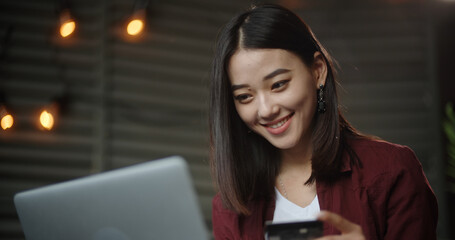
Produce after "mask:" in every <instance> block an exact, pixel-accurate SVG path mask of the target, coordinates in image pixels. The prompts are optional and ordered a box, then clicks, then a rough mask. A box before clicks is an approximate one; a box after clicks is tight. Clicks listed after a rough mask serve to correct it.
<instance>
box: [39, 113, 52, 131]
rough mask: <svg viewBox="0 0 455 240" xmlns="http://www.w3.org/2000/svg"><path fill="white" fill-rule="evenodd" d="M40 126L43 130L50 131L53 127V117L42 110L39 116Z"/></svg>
mask: <svg viewBox="0 0 455 240" xmlns="http://www.w3.org/2000/svg"><path fill="white" fill-rule="evenodd" d="M39 121H40V124H41V126H42V127H43V128H44V129H45V130H48V131H49V130H52V128H53V127H54V115H53V114H52V113H50V112H48V111H47V110H43V111H42V112H41V114H40V116H39Z"/></svg>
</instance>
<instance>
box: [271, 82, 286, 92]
mask: <svg viewBox="0 0 455 240" xmlns="http://www.w3.org/2000/svg"><path fill="white" fill-rule="evenodd" d="M288 82H289V80H283V81H279V82H276V83H274V84H273V85H272V90H275V89H281V88H283V87H284V86H286V84H287V83H288Z"/></svg>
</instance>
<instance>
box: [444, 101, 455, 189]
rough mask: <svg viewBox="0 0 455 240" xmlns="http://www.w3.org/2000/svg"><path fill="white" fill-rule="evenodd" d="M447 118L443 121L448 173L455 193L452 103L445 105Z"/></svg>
mask: <svg viewBox="0 0 455 240" xmlns="http://www.w3.org/2000/svg"><path fill="white" fill-rule="evenodd" d="M445 115H446V116H445V117H446V118H445V119H444V121H443V123H442V125H443V128H444V132H445V134H446V137H447V140H448V143H447V155H448V156H449V159H448V164H447V175H448V177H449V179H450V180H449V182H448V186H447V187H448V190H449V192H452V193H455V112H454V110H453V105H452V103H450V102H449V103H447V104H446V106H445Z"/></svg>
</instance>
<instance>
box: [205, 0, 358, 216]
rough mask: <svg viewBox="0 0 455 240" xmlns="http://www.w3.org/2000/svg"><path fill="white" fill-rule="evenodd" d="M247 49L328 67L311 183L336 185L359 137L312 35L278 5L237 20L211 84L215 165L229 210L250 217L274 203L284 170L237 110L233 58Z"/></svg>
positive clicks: (223, 36)
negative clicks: (349, 143)
mask: <svg viewBox="0 0 455 240" xmlns="http://www.w3.org/2000/svg"><path fill="white" fill-rule="evenodd" d="M240 48H243V49H284V50H287V51H289V52H292V53H294V54H296V55H297V56H299V57H300V58H301V60H302V61H303V62H304V63H305V64H306V65H307V66H311V64H312V63H313V61H314V53H315V52H320V53H321V54H322V56H323V58H324V60H325V62H326V64H327V70H328V72H327V79H326V83H325V86H324V95H325V101H326V112H325V113H321V114H319V113H316V114H315V115H314V119H313V121H314V124H313V126H314V128H313V132H312V144H313V154H312V175H311V177H310V178H309V180H308V181H307V183H312V182H314V181H315V180H318V181H332V180H334V179H336V177H337V174H338V173H339V169H340V166H341V154H342V152H343V150H345V146H346V144H345V137H346V136H347V135H358V134H357V133H356V131H355V130H354V129H353V128H352V127H351V126H350V124H349V123H348V122H347V121H346V120H345V119H344V117H343V116H342V114H341V113H340V112H339V109H338V100H337V93H336V84H337V83H336V79H335V71H334V67H333V62H332V59H331V57H330V55H329V54H328V53H327V51H326V50H325V49H324V47H323V46H322V45H321V44H320V43H319V41H318V40H317V39H316V37H315V36H314V34H313V32H312V31H311V29H310V28H309V27H308V25H306V24H305V23H304V22H303V21H302V20H301V19H300V18H299V17H298V16H297V15H295V14H294V13H293V12H291V11H289V10H287V9H285V8H283V7H280V6H278V5H262V6H259V7H254V8H252V9H251V10H248V11H246V12H244V13H242V14H240V15H238V16H236V17H234V18H233V19H231V20H230V21H229V22H228V23H227V25H226V26H225V27H224V28H223V29H222V31H221V32H220V35H219V36H218V41H217V45H216V49H215V57H214V60H213V66H212V74H211V83H210V107H209V110H210V113H209V127H210V145H211V146H210V147H211V149H210V150H211V151H210V154H211V155H210V159H211V161H210V162H211V169H212V175H213V178H214V180H215V183H216V185H217V187H218V189H219V191H220V195H221V199H222V201H223V203H224V205H225V206H226V207H227V208H228V209H231V210H234V211H236V212H237V213H240V214H249V209H248V206H247V205H248V202H249V201H252V200H253V201H254V200H259V199H271V198H272V197H273V196H274V189H273V186H274V185H275V178H276V176H277V174H278V171H279V167H280V155H279V149H277V148H276V147H274V146H273V145H272V144H270V143H269V142H268V141H267V140H265V139H264V138H263V137H262V136H259V135H258V134H256V133H254V132H249V129H248V127H247V126H246V125H245V123H244V122H243V121H242V120H241V119H240V117H239V115H238V113H237V111H236V109H235V105H234V100H233V96H232V91H231V85H230V81H229V77H228V65H229V60H230V58H231V56H232V55H233V54H234V53H235V52H236V51H237V50H238V49H240Z"/></svg>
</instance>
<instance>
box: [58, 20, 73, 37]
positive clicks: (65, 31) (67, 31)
mask: <svg viewBox="0 0 455 240" xmlns="http://www.w3.org/2000/svg"><path fill="white" fill-rule="evenodd" d="M75 28H76V22H74V21H73V20H68V21H66V22H64V23H63V24H62V25H61V26H60V35H62V37H68V36H69V35H71V33H73V32H74V29H75Z"/></svg>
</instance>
